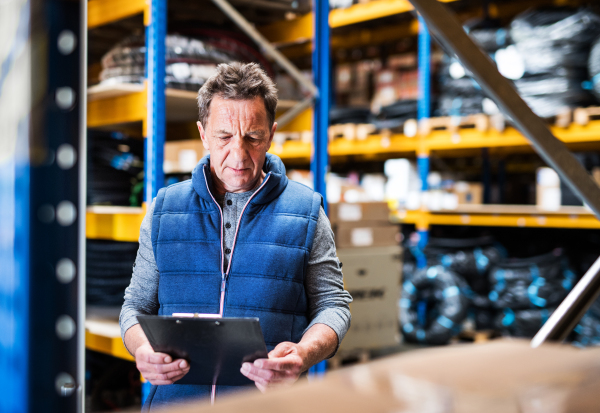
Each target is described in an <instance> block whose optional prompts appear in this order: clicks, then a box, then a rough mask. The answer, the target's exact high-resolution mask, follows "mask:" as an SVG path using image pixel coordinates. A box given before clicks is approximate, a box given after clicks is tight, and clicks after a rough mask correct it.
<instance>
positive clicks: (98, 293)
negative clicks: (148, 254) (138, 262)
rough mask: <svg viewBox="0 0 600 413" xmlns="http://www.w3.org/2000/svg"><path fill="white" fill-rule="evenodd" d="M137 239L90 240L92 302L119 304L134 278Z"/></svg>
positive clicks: (88, 263) (88, 270) (89, 301)
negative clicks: (118, 240)
mask: <svg viewBox="0 0 600 413" xmlns="http://www.w3.org/2000/svg"><path fill="white" fill-rule="evenodd" d="M137 250H138V243H137V242H117V241H103V240H90V239H89V240H87V242H86V301H87V304H90V305H103V306H120V305H122V304H123V298H124V296H125V289H126V288H127V286H128V285H129V282H130V281H131V273H132V267H133V263H134V262H135V257H136V254H137Z"/></svg>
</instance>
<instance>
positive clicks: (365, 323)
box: [337, 246, 402, 352]
mask: <svg viewBox="0 0 600 413" xmlns="http://www.w3.org/2000/svg"><path fill="white" fill-rule="evenodd" d="M337 254H338V258H339V259H340V261H341V262H342V263H343V267H342V271H343V273H344V288H345V289H346V290H348V291H349V292H350V294H351V295H352V298H353V301H352V303H351V304H350V313H351V314H352V325H351V327H350V330H349V331H348V334H347V335H346V338H345V339H344V340H343V341H342V343H341V344H340V351H342V352H345V351H352V350H355V349H370V348H382V347H389V346H393V345H395V344H397V343H398V341H399V339H400V337H399V336H400V335H399V331H398V299H399V298H400V284H401V280H402V266H401V258H402V248H401V247H400V246H393V247H374V248H338V250H337Z"/></svg>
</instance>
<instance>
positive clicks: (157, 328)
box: [137, 315, 268, 386]
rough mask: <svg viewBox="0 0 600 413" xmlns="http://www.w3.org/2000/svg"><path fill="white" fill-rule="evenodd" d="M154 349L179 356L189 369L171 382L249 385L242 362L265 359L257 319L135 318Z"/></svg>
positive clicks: (262, 338) (263, 343) (150, 316)
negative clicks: (242, 371) (243, 372)
mask: <svg viewBox="0 0 600 413" xmlns="http://www.w3.org/2000/svg"><path fill="white" fill-rule="evenodd" d="M137 319H138V321H139V322H140V325H141V326H142V329H143V330H144V333H145V334H146V337H147V338H148V341H150V345H151V346H152V348H153V349H154V351H156V352H160V353H166V354H169V355H170V356H171V357H173V358H174V359H175V358H183V359H185V360H187V361H188V362H189V363H190V371H189V372H188V374H186V375H185V376H184V377H183V378H182V379H180V380H178V381H176V382H175V384H198V385H206V384H218V385H226V386H241V385H249V384H253V383H254V382H253V381H251V380H250V379H248V378H247V377H246V376H244V375H243V374H242V373H240V369H241V367H242V363H244V362H253V361H254V360H256V359H259V358H268V353H267V346H266V345H265V339H264V337H263V334H262V330H261V328H260V324H259V322H258V318H189V317H171V316H155V315H142V316H138V317H137Z"/></svg>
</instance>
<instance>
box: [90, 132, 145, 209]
mask: <svg viewBox="0 0 600 413" xmlns="http://www.w3.org/2000/svg"><path fill="white" fill-rule="evenodd" d="M88 146H89V151H88V154H89V155H88V156H89V160H88V171H87V189H88V190H87V204H88V205H123V206H139V205H141V197H142V193H143V187H144V180H143V166H144V164H143V158H144V142H143V141H142V140H139V139H133V138H128V137H126V136H125V135H123V134H122V133H118V132H102V131H97V130H90V131H89V132H88Z"/></svg>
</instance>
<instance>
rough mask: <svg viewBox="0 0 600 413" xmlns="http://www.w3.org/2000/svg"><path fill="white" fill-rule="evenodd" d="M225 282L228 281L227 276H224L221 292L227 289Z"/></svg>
mask: <svg viewBox="0 0 600 413" xmlns="http://www.w3.org/2000/svg"><path fill="white" fill-rule="evenodd" d="M225 283H226V281H225V276H223V282H221V292H224V291H225Z"/></svg>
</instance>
